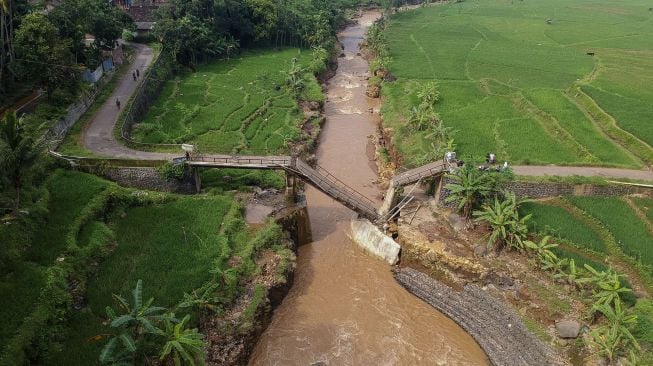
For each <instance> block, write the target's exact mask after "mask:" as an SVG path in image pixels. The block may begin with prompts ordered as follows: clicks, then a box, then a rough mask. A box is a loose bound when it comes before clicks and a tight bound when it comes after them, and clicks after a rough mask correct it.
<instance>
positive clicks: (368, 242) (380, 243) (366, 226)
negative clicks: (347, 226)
mask: <svg viewBox="0 0 653 366" xmlns="http://www.w3.org/2000/svg"><path fill="white" fill-rule="evenodd" d="M351 236H352V239H353V240H354V242H356V244H358V245H359V246H360V247H362V248H363V249H365V250H366V251H367V252H369V253H370V254H372V255H374V256H376V257H378V258H380V259H383V260H384V261H386V262H388V263H390V264H392V265H394V264H397V262H398V261H399V251H400V250H401V246H399V244H397V242H395V241H394V240H392V238H390V237H389V236H387V235H385V234H383V232H381V230H379V228H378V227H376V226H374V224H372V223H371V222H369V221H368V220H365V219H352V220H351Z"/></svg>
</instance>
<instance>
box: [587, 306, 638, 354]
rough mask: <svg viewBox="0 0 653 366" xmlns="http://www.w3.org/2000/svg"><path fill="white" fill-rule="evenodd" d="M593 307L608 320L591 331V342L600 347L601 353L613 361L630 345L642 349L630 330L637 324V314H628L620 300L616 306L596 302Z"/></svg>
mask: <svg viewBox="0 0 653 366" xmlns="http://www.w3.org/2000/svg"><path fill="white" fill-rule="evenodd" d="M593 308H595V309H596V311H597V312H599V313H601V314H603V316H605V318H606V320H607V324H605V325H602V326H600V327H598V328H597V329H596V330H594V331H593V332H592V333H590V336H591V337H590V342H591V343H592V345H594V346H595V347H597V348H598V350H599V353H601V354H602V355H604V356H605V357H606V358H607V359H608V360H609V361H612V360H614V359H615V357H616V356H619V354H620V353H622V352H625V351H626V350H627V349H628V348H629V347H630V346H632V347H633V348H634V349H636V350H640V349H641V347H640V345H639V343H638V342H637V340H636V339H635V337H634V336H633V334H632V333H631V331H630V329H631V328H632V327H633V326H634V325H635V324H637V315H634V314H628V313H627V312H626V311H625V310H624V309H623V307H622V306H621V302H620V301H618V302H615V303H614V307H612V306H610V305H608V304H594V306H593Z"/></svg>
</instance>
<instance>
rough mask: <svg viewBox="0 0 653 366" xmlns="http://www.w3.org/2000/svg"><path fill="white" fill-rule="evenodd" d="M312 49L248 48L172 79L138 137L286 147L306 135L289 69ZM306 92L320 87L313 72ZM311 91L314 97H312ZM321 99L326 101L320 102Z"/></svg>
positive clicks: (236, 147)
mask: <svg viewBox="0 0 653 366" xmlns="http://www.w3.org/2000/svg"><path fill="white" fill-rule="evenodd" d="M293 58H297V59H298V61H299V63H300V65H302V67H307V66H309V63H310V61H311V59H312V55H311V52H310V51H305V50H304V51H302V50H298V49H286V50H282V51H272V50H263V51H248V52H245V53H243V54H242V55H241V56H240V57H239V58H234V59H231V60H218V61H214V62H211V63H209V64H206V65H202V66H199V67H198V69H197V71H196V72H194V73H191V72H185V73H182V74H180V75H177V76H176V77H175V78H173V79H172V80H170V81H168V82H167V83H166V84H165V85H164V87H163V90H162V92H161V95H160V96H159V98H158V99H157V100H156V101H155V102H154V104H153V105H152V107H151V108H150V110H149V111H148V113H147V115H146V116H145V117H144V119H143V120H142V121H141V122H140V123H139V124H137V125H136V126H135V128H134V130H133V132H132V137H133V138H134V139H135V140H137V141H141V142H147V143H191V144H194V145H196V146H198V147H199V149H200V150H201V151H219V152H232V151H235V152H240V151H243V152H247V150H248V149H250V150H266V151H268V152H271V153H274V152H278V151H281V150H283V149H284V148H285V147H286V144H287V142H289V141H292V140H296V139H297V138H298V137H299V136H300V134H301V131H300V123H301V122H302V118H303V114H302V112H301V110H300V109H299V108H298V104H297V101H296V100H295V97H294V96H293V95H292V93H290V92H289V91H288V89H287V88H286V87H285V86H284V85H283V84H284V74H283V71H284V70H287V69H288V68H289V67H290V65H291V60H292V59H293ZM306 79H307V80H308V82H307V85H306V88H305V93H310V94H311V95H312V96H313V98H316V99H319V98H321V97H322V95H321V92H318V93H317V96H315V95H313V94H315V93H312V92H313V91H315V89H316V88H317V90H318V91H319V85H318V84H317V81H316V80H315V78H314V77H313V76H312V75H310V73H307V75H306ZM311 95H308V97H311ZM318 101H320V100H318Z"/></svg>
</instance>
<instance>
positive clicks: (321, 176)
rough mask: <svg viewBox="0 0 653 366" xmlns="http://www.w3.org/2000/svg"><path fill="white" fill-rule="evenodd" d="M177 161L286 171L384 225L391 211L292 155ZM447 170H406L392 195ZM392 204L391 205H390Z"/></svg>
mask: <svg viewBox="0 0 653 366" xmlns="http://www.w3.org/2000/svg"><path fill="white" fill-rule="evenodd" d="M175 161H176V162H177V163H182V162H183V163H184V164H186V165H188V166H190V167H198V168H200V167H201V168H243V169H275V170H283V171H285V172H287V173H290V174H291V175H293V176H296V177H299V178H300V179H302V180H303V181H305V182H306V183H308V184H310V185H312V186H313V187H315V188H317V189H319V190H320V191H322V192H324V193H325V194H326V195H328V196H330V197H331V198H333V199H335V200H336V201H338V202H340V203H342V204H343V205H345V206H346V207H348V208H350V209H351V210H353V211H355V212H357V213H358V214H359V215H361V216H362V217H365V218H367V219H369V220H370V221H372V222H377V223H379V222H382V221H383V220H384V219H385V218H386V216H387V215H388V213H389V212H390V211H391V208H392V207H389V208H388V209H387V210H385V212H383V211H379V210H378V209H377V208H376V205H375V203H374V201H373V200H371V199H369V198H367V197H365V196H364V195H363V194H361V193H359V192H358V191H356V190H355V189H354V188H352V187H350V186H349V185H347V184H346V183H344V182H343V181H342V180H340V179H338V178H337V177H336V176H334V175H333V174H331V173H329V171H327V170H326V169H324V168H322V167H320V166H319V165H316V166H315V167H312V166H310V165H309V164H308V163H306V162H304V161H303V160H301V159H299V158H297V157H293V156H237V155H232V156H230V155H219V156H215V155H189V156H188V157H183V158H177V159H175ZM447 169H448V166H447V164H446V163H445V162H444V161H439V162H435V163H430V164H426V165H424V166H422V167H419V168H416V169H412V170H409V171H406V172H404V173H402V174H400V175H398V176H396V177H395V178H394V179H393V180H392V183H391V187H390V189H391V190H392V191H393V193H392V195H393V196H394V191H396V190H397V189H398V188H400V187H402V186H405V185H408V184H412V183H416V182H418V181H419V180H421V179H423V178H428V177H433V176H437V175H440V174H442V173H444V172H445V171H446V170H447ZM386 196H387V194H386ZM393 203H394V202H391V203H390V204H393Z"/></svg>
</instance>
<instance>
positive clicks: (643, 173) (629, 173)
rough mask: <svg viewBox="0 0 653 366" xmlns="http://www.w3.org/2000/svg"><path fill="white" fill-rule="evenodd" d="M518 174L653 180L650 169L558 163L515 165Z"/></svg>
mask: <svg viewBox="0 0 653 366" xmlns="http://www.w3.org/2000/svg"><path fill="white" fill-rule="evenodd" d="M512 168H513V171H514V172H515V174H516V175H526V176H546V175H553V176H560V177H569V176H572V175H579V176H583V177H603V178H616V179H618V178H626V179H637V180H650V181H653V172H652V171H650V170H636V169H619V168H601V167H575V166H556V165H543V166H536V165H523V166H513V167H512Z"/></svg>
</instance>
